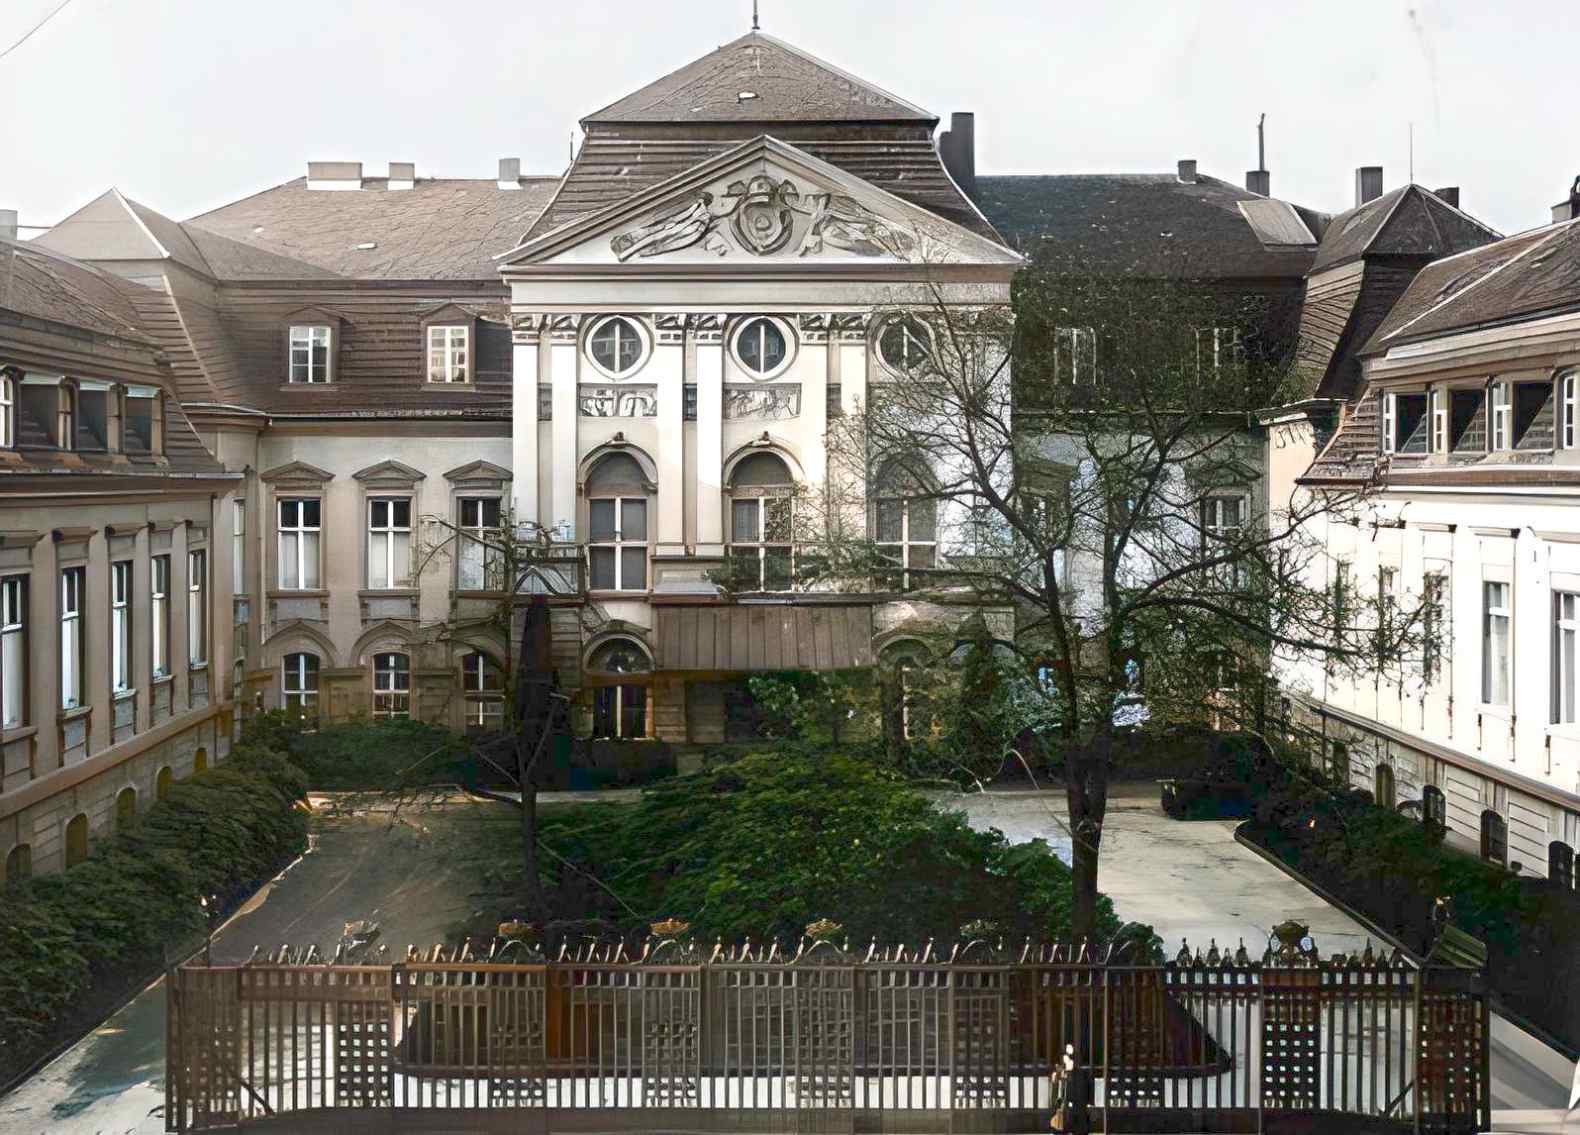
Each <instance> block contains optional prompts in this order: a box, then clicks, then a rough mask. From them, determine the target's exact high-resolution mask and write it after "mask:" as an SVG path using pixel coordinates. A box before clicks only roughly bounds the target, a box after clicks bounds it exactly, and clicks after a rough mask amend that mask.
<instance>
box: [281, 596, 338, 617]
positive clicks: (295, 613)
mask: <svg viewBox="0 0 1580 1135" xmlns="http://www.w3.org/2000/svg"><path fill="white" fill-rule="evenodd" d="M292 619H303V620H305V621H307V622H309V623H322V622H326V621H327V619H328V616H327V615H326V613H325V611H324V601H323V600H322V599H321V598H319V597H318V596H316V595H307V596H303V597H302V598H300V599H294V598H289V597H286V598H280V599H276V600H274V621H275V622H276V623H287V622H290V621H291V620H292Z"/></svg>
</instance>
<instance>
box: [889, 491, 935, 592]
mask: <svg viewBox="0 0 1580 1135" xmlns="http://www.w3.org/2000/svg"><path fill="white" fill-rule="evenodd" d="M873 488H874V490H875V493H874V496H875V499H874V501H873V514H874V515H873V520H874V525H875V530H874V533H873V535H874V536H875V537H876V544H877V552H878V555H879V556H880V557H882V558H883V560H884V561H886V562H887V563H890V564H893V565H894V568H895V570H893V571H887V572H884V573H883V576H882V577H881V585H882V586H885V587H893V588H899V589H901V590H909V589H910V588H912V587H916V586H919V585H921V584H923V583H925V582H926V580H927V575H926V574H925V573H926V572H929V571H931V570H932V569H933V568H934V567H936V566H937V564H938V501H937V500H936V499H935V498H934V497H933V496H931V495H929V492H928V489H927V486H926V484H925V483H924V482H923V481H922V479H921V478H920V477H919V476H918V475H917V474H916V473H915V472H913V471H912V470H911V469H909V468H908V467H907V466H906V465H905V464H903V463H902V462H901V461H899V460H893V461H890V462H888V463H887V464H886V465H885V466H884V467H883V468H882V469H881V470H880V471H879V473H878V476H877V477H876V478H874V483H873ZM913 571H914V572H917V573H920V574H915V575H913V574H912V572H913Z"/></svg>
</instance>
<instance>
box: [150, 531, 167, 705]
mask: <svg viewBox="0 0 1580 1135" xmlns="http://www.w3.org/2000/svg"><path fill="white" fill-rule="evenodd" d="M152 569H153V570H152V579H151V591H152V593H153V594H152V601H151V602H150V603H149V626H150V629H151V630H152V631H153V661H154V670H153V672H154V677H156V678H163V677H165V676H166V675H167V674H169V673H170V557H169V556H155V557H154V558H153V563H152Z"/></svg>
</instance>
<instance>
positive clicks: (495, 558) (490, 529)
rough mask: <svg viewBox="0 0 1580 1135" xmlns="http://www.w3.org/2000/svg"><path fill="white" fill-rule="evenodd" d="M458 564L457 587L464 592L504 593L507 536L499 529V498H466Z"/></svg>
mask: <svg viewBox="0 0 1580 1135" xmlns="http://www.w3.org/2000/svg"><path fill="white" fill-rule="evenodd" d="M456 503H457V505H458V507H459V510H460V525H459V527H460V529H461V531H460V532H459V533H458V540H459V543H460V555H459V556H458V557H457V562H456V587H457V588H458V589H459V590H461V591H504V590H506V588H507V585H506V583H505V549H504V544H503V543H502V541H503V538H504V533H503V532H501V531H500V528H499V511H500V510H499V498H498V497H462V498H461V499H460V500H459V501H457V502H456Z"/></svg>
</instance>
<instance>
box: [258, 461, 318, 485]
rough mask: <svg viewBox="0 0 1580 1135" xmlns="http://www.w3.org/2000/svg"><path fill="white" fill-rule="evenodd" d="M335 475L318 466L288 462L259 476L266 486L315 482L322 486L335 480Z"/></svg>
mask: <svg viewBox="0 0 1580 1135" xmlns="http://www.w3.org/2000/svg"><path fill="white" fill-rule="evenodd" d="M334 478H335V475H334V474H333V473H331V472H329V471H328V470H326V469H320V468H319V467H318V466H316V465H309V464H308V463H307V462H305V461H288V462H286V463H285V464H284V465H276V466H275V467H274V468H273V469H268V470H266V471H264V472H262V473H259V474H258V480H260V481H263V482H264V483H265V484H270V485H272V484H275V483H276V482H278V481H313V482H317V483H318V484H322V483H323V482H325V481H332V480H334Z"/></svg>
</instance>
